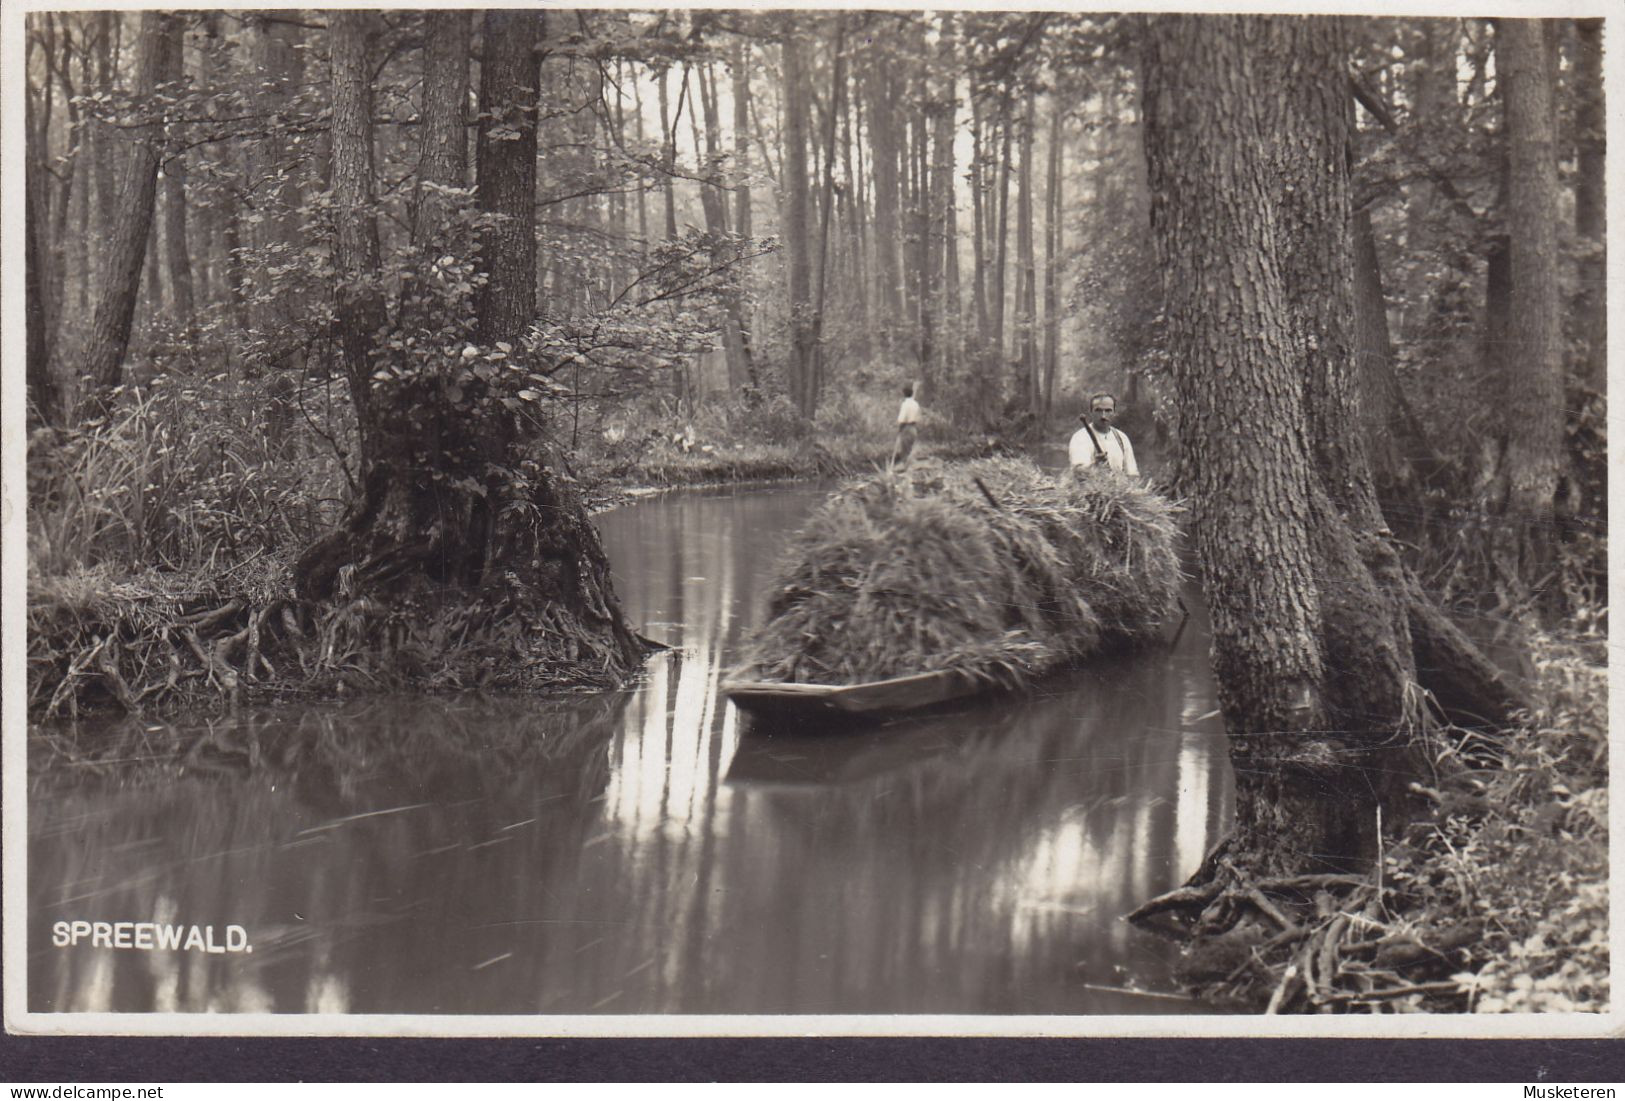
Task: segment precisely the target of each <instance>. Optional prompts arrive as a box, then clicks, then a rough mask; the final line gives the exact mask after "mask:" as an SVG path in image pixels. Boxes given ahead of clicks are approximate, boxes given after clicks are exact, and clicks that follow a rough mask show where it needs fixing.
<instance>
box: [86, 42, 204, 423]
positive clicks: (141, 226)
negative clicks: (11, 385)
mask: <svg viewBox="0 0 1625 1101" xmlns="http://www.w3.org/2000/svg"><path fill="white" fill-rule="evenodd" d="M179 35H180V22H179V20H178V19H177V18H175V17H173V16H169V15H164V14H162V13H158V12H150V11H149V12H143V13H142V15H141V31H140V37H139V39H138V41H137V44H136V49H137V57H136V71H135V88H134V90H133V94H134V96H135V102H136V103H138V104H140V105H142V106H143V107H147V106H149V105H150V104H151V102H152V96H153V91H154V89H155V88H156V87H157V86H158V81H159V78H160V76H161V75H162V74H163V73H164V72H165V71H166V69H167V66H168V64H169V62H168V55H169V51H171V50H174V49H178V48H179V45H180V42H179ZM126 140H127V142H128V148H127V150H126V152H125V157H124V165H123V174H122V180H121V184H122V186H121V187H120V189H119V200H118V208H117V209H118V214H119V216H118V217H117V218H115V219H114V220H113V223H112V225H111V226H110V227H109V231H108V235H107V237H106V238H105V241H106V245H105V247H104V248H102V249H99V250H98V251H99V252H101V253H102V254H103V255H104V256H105V257H106V261H105V265H104V272H105V275H104V277H103V279H102V282H101V285H100V287H99V288H98V293H97V296H96V304H95V307H94V309H93V311H92V313H91V319H90V330H89V335H88V337H87V339H86V343H85V352H84V360H83V373H84V374H85V375H86V376H87V384H86V386H87V389H86V392H85V394H84V396H83V401H82V402H81V418H88V417H97V416H104V415H106V414H107V413H108V412H109V410H110V407H111V405H110V403H111V398H112V392H113V389H114V388H115V387H116V386H118V384H119V374H120V371H121V370H122V368H123V365H124V352H125V349H126V348H128V346H129V342H130V328H131V324H132V322H133V321H134V318H135V304H136V296H137V294H138V293H139V291H140V286H141V269H142V265H143V263H144V261H145V260H146V253H147V239H148V238H149V237H150V236H151V233H152V214H153V208H154V205H155V200H156V197H157V189H158V158H159V155H160V153H161V151H162V144H163V125H162V124H161V123H147V124H145V125H141V126H137V127H134V128H132V129H131V130H130V131H129V132H128V138H127V139H126Z"/></svg>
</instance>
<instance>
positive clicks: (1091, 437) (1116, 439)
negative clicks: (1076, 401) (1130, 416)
mask: <svg viewBox="0 0 1625 1101" xmlns="http://www.w3.org/2000/svg"><path fill="white" fill-rule="evenodd" d="M1116 415H1117V399H1116V398H1114V397H1112V395H1110V394H1104V393H1103V394H1096V395H1095V396H1094V397H1092V398H1090V399H1089V414H1088V415H1087V416H1081V417H1079V418H1078V419H1079V420H1081V421H1083V427H1082V428H1080V429H1078V430H1077V431H1076V432H1074V433H1072V442H1071V443H1069V444H1068V445H1067V449H1066V451H1067V459H1068V461H1069V462H1071V464H1072V471H1073V473H1075V474H1081V473H1083V472H1084V471H1085V470H1089V469H1092V468H1094V467H1096V466H1107V467H1110V468H1111V469H1113V470H1115V471H1118V472H1119V473H1121V474H1127V475H1129V476H1131V477H1138V476H1139V473H1140V467H1139V465H1138V464H1137V463H1135V461H1134V445H1133V444H1131V443H1129V442H1128V436H1127V435H1125V434H1124V433H1123V431H1122V430H1121V429H1117V428H1113V427H1112V418H1113V417H1115V416H1116Z"/></svg>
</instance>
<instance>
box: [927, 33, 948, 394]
mask: <svg viewBox="0 0 1625 1101" xmlns="http://www.w3.org/2000/svg"><path fill="white" fill-rule="evenodd" d="M956 53H957V50H956V46H955V26H954V17H953V15H952V14H951V13H948V12H944V13H943V14H942V15H940V16H938V25H937V57H936V62H937V68H936V72H935V73H934V74H932V75H931V76H930V77H929V78H928V79H929V87H930V89H931V98H930V102H929V106H928V107H927V110H926V117H927V124H928V128H929V131H930V136H931V182H930V199H929V207H928V214H927V218H926V227H927V239H926V243H925V244H926V265H925V286H924V288H923V289H922V293H921V299H922V301H923V302H925V303H926V304H927V312H926V313H925V314H924V315H923V317H922V319H921V326H920V328H921V335H920V342H921V358H920V368H921V371H922V373H923V374H924V375H925V377H926V378H927V379H928V380H945V379H947V378H948V377H949V374H950V371H949V366H950V364H949V350H950V349H951V348H952V346H953V341H952V338H951V333H950V331H949V330H950V326H951V324H952V319H953V318H954V314H955V312H956V310H955V304H954V303H953V302H952V301H951V299H950V285H949V279H948V274H949V272H950V271H952V256H951V253H952V250H953V237H952V236H951V232H950V222H951V219H952V215H951V211H952V208H953V202H954V137H955V129H954V70H955V66H956V62H957V59H956V56H955V55H956Z"/></svg>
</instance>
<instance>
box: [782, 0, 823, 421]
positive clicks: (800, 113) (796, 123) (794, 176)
mask: <svg viewBox="0 0 1625 1101" xmlns="http://www.w3.org/2000/svg"><path fill="white" fill-rule="evenodd" d="M786 18H787V19H789V20H792V24H791V27H790V29H788V30H787V31H786V33H785V35H784V40H783V51H784V239H785V251H786V256H787V258H786V264H787V265H788V268H789V273H788V274H789V293H790V302H789V305H790V364H789V372H788V373H789V376H790V377H789V379H788V382H789V385H790V400H791V401H792V402H794V403H795V406H796V408H797V409H798V410H799V411H800V413H801V415H802V416H803V417H805V418H806V419H807V420H809V421H810V420H812V415H813V403H814V400H815V397H814V393H813V388H812V368H813V341H814V340H815V339H816V337H815V336H814V333H813V324H812V320H813V319H812V312H813V306H812V256H811V245H812V241H811V236H812V234H811V227H810V225H809V224H808V214H809V211H808V206H809V203H810V196H809V194H808V192H809V183H810V181H809V180H808V179H807V75H806V71H805V69H806V66H805V58H804V56H803V52H804V51H805V50H806V48H807V43H806V39H805V37H804V36H803V35H802V34H801V33H800V32H799V28H798V27H797V26H796V25H795V23H794V22H793V21H794V20H796V19H797V18H798V17H797V16H795V15H787V16H786Z"/></svg>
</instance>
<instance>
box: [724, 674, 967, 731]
mask: <svg viewBox="0 0 1625 1101" xmlns="http://www.w3.org/2000/svg"><path fill="white" fill-rule="evenodd" d="M755 673H756V671H755V670H754V669H740V670H736V671H735V672H734V673H733V674H732V675H731V676H729V677H728V678H727V679H725V680H724V681H723V682H722V692H723V694H724V695H725V696H727V697H728V698H729V699H730V700H732V701H733V702H734V703H735V704H736V705H737V706H738V707H739V708H740V709H741V710H743V711H748V712H751V713H753V714H760V715H772V716H776V717H779V718H792V719H796V718H799V719H812V718H826V719H827V718H833V717H838V716H843V715H844V716H847V717H852V718H856V717H873V718H885V717H887V716H889V715H896V714H899V713H902V712H905V711H916V710H919V709H920V708H924V707H930V706H932V705H934V704H939V703H947V702H948V701H950V700H957V699H960V698H962V697H964V696H971V695H975V694H976V693H978V692H982V691H985V690H987V688H988V687H989V685H987V684H986V683H984V682H979V681H976V680H974V679H972V678H971V677H968V676H966V675H965V674H963V673H959V672H956V671H954V670H941V671H938V672H935V673H911V674H909V675H908V676H904V677H890V678H888V679H886V680H874V681H865V682H862V683H860V684H787V683H785V682H783V681H766V680H757V679H753V674H755Z"/></svg>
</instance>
